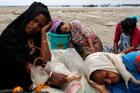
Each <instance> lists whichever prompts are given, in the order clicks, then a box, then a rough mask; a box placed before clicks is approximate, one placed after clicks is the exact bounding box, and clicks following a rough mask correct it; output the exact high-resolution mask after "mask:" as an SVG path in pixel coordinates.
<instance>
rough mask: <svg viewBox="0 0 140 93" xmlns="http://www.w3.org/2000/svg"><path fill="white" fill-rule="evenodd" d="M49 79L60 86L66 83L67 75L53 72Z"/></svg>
mask: <svg viewBox="0 0 140 93" xmlns="http://www.w3.org/2000/svg"><path fill="white" fill-rule="evenodd" d="M50 81H51V82H52V83H53V84H54V85H56V86H61V85H63V84H65V83H67V75H64V74H60V73H55V72H53V73H52V75H51V77H50Z"/></svg>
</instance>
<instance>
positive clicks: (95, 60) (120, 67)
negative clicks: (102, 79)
mask: <svg viewBox="0 0 140 93" xmlns="http://www.w3.org/2000/svg"><path fill="white" fill-rule="evenodd" d="M122 55H123V54H118V55H116V54H112V53H106V52H96V53H93V54H90V55H89V56H87V58H86V59H85V63H86V67H88V68H87V70H86V71H85V73H86V75H87V76H88V78H89V80H90V75H91V73H92V72H94V71H95V70H107V71H112V72H115V73H119V74H120V75H121V76H122V78H123V79H124V81H125V83H126V86H127V87H128V81H129V80H130V81H132V82H133V83H135V84H140V81H137V80H136V79H135V77H134V76H133V75H132V74H130V73H129V72H128V71H127V69H126V68H125V65H124V64H123V62H122V57H121V56H122ZM91 82H92V81H91Z"/></svg>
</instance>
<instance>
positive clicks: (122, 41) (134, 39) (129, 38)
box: [103, 15, 140, 54]
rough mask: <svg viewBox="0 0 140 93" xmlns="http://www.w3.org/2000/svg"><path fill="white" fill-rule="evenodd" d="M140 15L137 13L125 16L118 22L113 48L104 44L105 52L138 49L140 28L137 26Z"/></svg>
mask: <svg viewBox="0 0 140 93" xmlns="http://www.w3.org/2000/svg"><path fill="white" fill-rule="evenodd" d="M137 22H138V17H137V16H136V15H133V16H131V17H130V18H125V19H124V20H122V21H121V22H120V23H118V24H117V26H116V30H115V37H114V44H113V48H111V47H108V46H104V48H103V51H104V52H110V53H116V54H118V53H128V52H131V51H136V50H137V48H139V46H140V30H139V28H138V27H137V26H136V25H137V24H136V23H137Z"/></svg>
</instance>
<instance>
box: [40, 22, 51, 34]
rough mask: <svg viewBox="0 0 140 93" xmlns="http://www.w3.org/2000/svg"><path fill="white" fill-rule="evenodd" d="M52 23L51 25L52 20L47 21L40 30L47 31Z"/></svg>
mask: <svg viewBox="0 0 140 93" xmlns="http://www.w3.org/2000/svg"><path fill="white" fill-rule="evenodd" d="M52 25H53V22H52V21H49V23H48V24H47V25H45V26H44V27H43V28H42V30H41V31H43V32H47V31H48V30H49V29H50V27H51V26H52Z"/></svg>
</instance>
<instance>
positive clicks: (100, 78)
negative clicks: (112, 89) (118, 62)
mask: <svg viewBox="0 0 140 93" xmlns="http://www.w3.org/2000/svg"><path fill="white" fill-rule="evenodd" d="M94 81H95V82H97V83H99V84H108V85H111V84H115V83H117V82H119V81H120V75H119V74H118V73H114V72H110V71H105V70H102V71H101V72H100V73H97V74H95V75H94Z"/></svg>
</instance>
